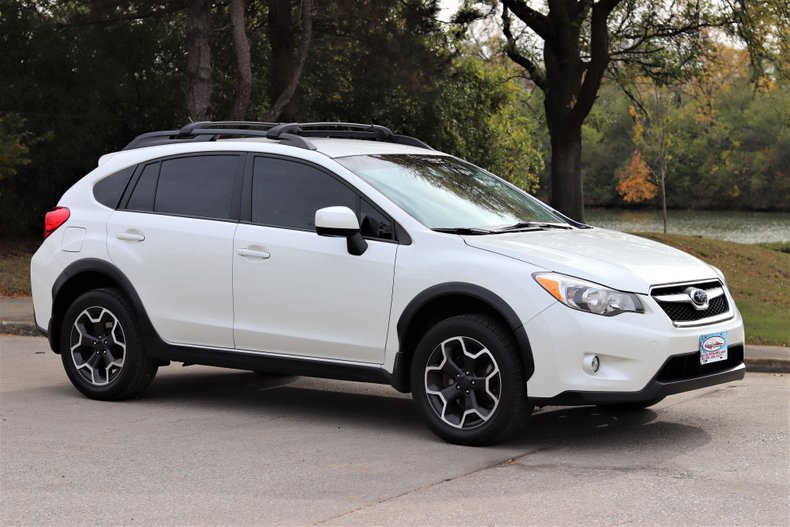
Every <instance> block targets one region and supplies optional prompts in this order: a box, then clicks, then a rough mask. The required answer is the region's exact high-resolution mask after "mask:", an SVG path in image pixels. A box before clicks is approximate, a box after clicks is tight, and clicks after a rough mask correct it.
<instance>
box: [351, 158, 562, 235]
mask: <svg viewBox="0 0 790 527" xmlns="http://www.w3.org/2000/svg"><path fill="white" fill-rule="evenodd" d="M337 161H338V162H339V163H340V164H342V165H343V166H345V167H346V168H348V169H349V170H351V171H352V172H354V173H355V174H356V175H358V176H359V177H360V178H362V179H363V180H365V181H366V182H367V183H369V184H370V185H371V186H373V187H374V188H376V190H378V191H379V192H381V193H382V194H384V195H385V196H387V197H388V198H389V199H391V200H392V201H393V202H395V203H396V204H398V205H399V206H400V207H401V208H402V209H404V210H405V211H406V212H408V213H409V214H410V215H412V216H413V217H414V218H415V219H417V220H418V221H419V222H421V223H422V224H423V225H425V226H426V227H429V228H431V229H464V228H480V229H486V228H493V227H502V226H506V225H513V224H517V223H524V222H548V223H565V222H564V221H563V219H562V218H560V217H558V216H557V215H555V214H553V213H552V212H551V211H550V210H549V209H548V208H547V207H545V206H544V205H543V204H542V203H541V202H540V201H538V200H537V199H535V198H533V197H532V196H529V195H527V194H526V193H524V192H521V191H519V190H517V189H515V188H513V187H511V186H510V185H508V184H507V183H505V182H504V181H502V180H501V179H499V178H497V177H495V176H493V175H491V174H489V173H488V172H486V171H484V170H482V169H480V168H478V167H476V166H474V165H472V164H470V163H466V162H464V161H461V160H459V159H456V158H454V157H450V156H442V155H422V154H420V155H406V154H398V155H365V156H350V157H345V158H340V159H337Z"/></svg>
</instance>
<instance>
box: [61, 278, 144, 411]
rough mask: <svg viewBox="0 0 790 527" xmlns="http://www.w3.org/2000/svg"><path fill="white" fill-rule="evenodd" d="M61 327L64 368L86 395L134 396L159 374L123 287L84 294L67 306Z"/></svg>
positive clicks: (114, 398)
mask: <svg viewBox="0 0 790 527" xmlns="http://www.w3.org/2000/svg"><path fill="white" fill-rule="evenodd" d="M61 327H62V329H61V335H60V357H61V360H62V361H63V367H64V369H65V370H66V374H67V375H68V377H69V380H70V381H71V383H72V384H73V385H74V387H75V388H77V390H79V391H80V392H82V393H83V394H84V395H86V396H87V397H90V398H91V399H100V400H105V401H109V400H118V399H127V398H129V397H134V396H135V395H137V394H138V393H140V392H141V391H142V390H143V389H144V388H145V387H146V386H148V384H149V383H150V382H151V381H152V380H153V378H154V376H155V375H156V371H157V369H158V364H157V362H156V361H154V360H152V359H150V358H149V357H147V356H146V355H145V353H144V352H143V345H142V339H141V337H140V331H139V329H138V327H137V320H136V317H135V315H134V311H133V310H132V308H131V306H130V305H129V303H128V302H127V300H126V298H125V297H124V296H123V295H122V294H121V293H120V291H118V290H116V289H95V290H92V291H88V292H87V293H84V294H83V295H81V296H80V297H78V298H77V299H76V300H75V301H74V302H73V303H72V304H71V306H69V308H68V309H67V310H66V314H65V316H64V318H63V323H62V326H61Z"/></svg>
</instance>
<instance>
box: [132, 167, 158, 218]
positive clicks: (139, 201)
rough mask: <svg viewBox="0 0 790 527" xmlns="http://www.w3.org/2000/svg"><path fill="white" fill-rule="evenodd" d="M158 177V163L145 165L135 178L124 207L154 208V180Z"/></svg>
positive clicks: (145, 209)
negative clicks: (135, 182)
mask: <svg viewBox="0 0 790 527" xmlns="http://www.w3.org/2000/svg"><path fill="white" fill-rule="evenodd" d="M158 178H159V163H151V164H150V165H146V166H145V168H144V169H143V173H142V174H140V177H139V178H138V179H137V184H136V185H135V186H134V191H133V192H132V196H131V197H130V198H129V203H127V204H126V208H127V209H130V210H144V211H152V210H154V197H155V196H156V180H157V179H158Z"/></svg>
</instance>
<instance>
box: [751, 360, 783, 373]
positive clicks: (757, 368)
mask: <svg viewBox="0 0 790 527" xmlns="http://www.w3.org/2000/svg"><path fill="white" fill-rule="evenodd" d="M744 362H745V363H746V371H747V372H749V371H752V372H761V373H790V361H788V360H781V359H749V358H748V357H747V358H746V360H744Z"/></svg>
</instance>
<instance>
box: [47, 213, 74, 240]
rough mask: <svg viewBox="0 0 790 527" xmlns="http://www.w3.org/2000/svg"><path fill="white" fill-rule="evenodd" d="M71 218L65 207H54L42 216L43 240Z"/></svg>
mask: <svg viewBox="0 0 790 527" xmlns="http://www.w3.org/2000/svg"><path fill="white" fill-rule="evenodd" d="M69 216H71V212H69V209H67V208H66V207H55V208H54V209H51V210H50V211H49V212H47V214H46V216H44V239H45V240H46V239H47V236H49V235H50V234H52V233H53V232H55V230H56V229H57V228H58V227H60V226H61V225H63V224H64V223H66V220H68V219H69Z"/></svg>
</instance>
